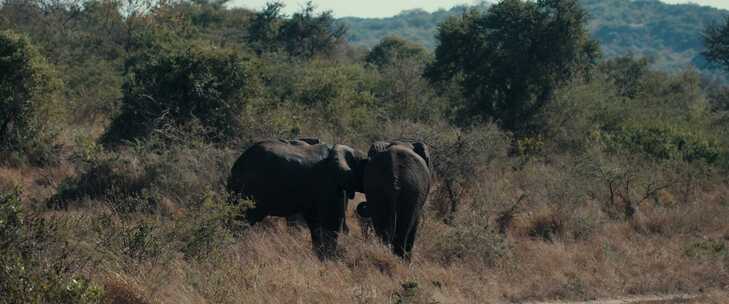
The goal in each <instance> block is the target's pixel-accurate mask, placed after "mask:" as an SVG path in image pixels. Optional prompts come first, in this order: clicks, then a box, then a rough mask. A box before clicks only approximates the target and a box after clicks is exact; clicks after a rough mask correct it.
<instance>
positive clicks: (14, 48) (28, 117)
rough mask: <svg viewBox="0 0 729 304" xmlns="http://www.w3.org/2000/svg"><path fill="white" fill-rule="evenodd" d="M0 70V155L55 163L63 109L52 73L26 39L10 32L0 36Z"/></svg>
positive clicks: (60, 83) (44, 60)
mask: <svg viewBox="0 0 729 304" xmlns="http://www.w3.org/2000/svg"><path fill="white" fill-rule="evenodd" d="M0 70H1V71H3V72H2V75H0V155H3V158H6V157H8V156H9V154H8V153H11V152H15V153H19V155H20V157H21V158H26V159H28V160H32V161H35V162H40V163H43V162H46V161H48V160H49V159H55V157H53V155H52V153H56V152H57V151H53V144H54V143H53V140H54V137H55V135H56V134H55V130H54V129H56V128H58V124H60V123H62V121H61V120H60V118H61V117H60V116H59V113H60V112H61V111H62V106H63V105H62V104H61V96H60V94H61V90H62V86H63V83H62V82H61V81H60V80H59V78H58V77H57V75H56V72H55V70H54V69H53V67H52V66H51V65H49V64H48V63H47V62H46V59H45V58H44V57H43V56H42V55H41V54H40V53H39V52H38V51H37V50H36V48H35V47H33V45H32V43H31V42H30V40H29V39H28V38H27V37H25V36H24V35H22V34H18V33H15V32H12V31H2V32H0Z"/></svg>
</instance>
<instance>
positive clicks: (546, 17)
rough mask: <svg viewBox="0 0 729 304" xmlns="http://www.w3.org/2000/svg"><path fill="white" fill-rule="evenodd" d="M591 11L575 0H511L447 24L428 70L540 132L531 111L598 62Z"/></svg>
mask: <svg viewBox="0 0 729 304" xmlns="http://www.w3.org/2000/svg"><path fill="white" fill-rule="evenodd" d="M586 18H587V17H586V13H585V11H583V10H582V8H581V7H580V6H579V4H578V3H577V2H576V1H573V0H555V1H538V2H536V3H534V2H525V1H519V0H506V1H502V2H500V3H498V4H496V5H494V6H492V7H491V8H490V9H489V10H488V11H487V12H486V13H481V12H479V11H476V10H469V11H468V12H467V13H465V14H464V15H463V16H462V17H460V18H459V17H452V18H450V19H448V20H447V21H446V22H444V23H443V24H441V26H440V28H439V33H438V41H439V43H440V44H439V46H438V48H437V49H436V51H435V61H434V62H433V64H432V65H431V66H430V67H429V70H428V72H427V73H428V77H429V78H430V79H431V80H432V81H434V82H443V81H449V80H451V79H454V80H455V81H457V82H458V83H459V84H460V85H461V86H462V87H463V92H464V97H465V98H466V99H467V101H468V102H469V103H470V105H468V108H467V110H466V113H464V114H465V115H467V116H468V115H473V114H477V115H479V116H481V117H482V118H484V119H487V120H488V119H491V120H495V121H497V122H499V124H500V125H501V126H502V127H504V128H506V129H508V130H512V131H515V132H517V133H530V132H535V131H538V129H537V128H538V126H534V122H533V120H532V119H533V117H534V116H535V115H536V114H537V113H539V111H540V110H541V109H542V108H543V107H544V106H545V105H546V104H548V103H549V102H550V100H551V99H552V95H553V92H554V90H556V89H557V88H558V87H559V86H560V85H562V84H563V83H564V82H565V81H568V80H570V79H572V78H573V77H575V76H578V75H580V74H583V75H584V72H585V70H586V69H589V68H590V66H591V65H593V64H594V63H595V62H596V59H597V57H598V55H599V52H598V46H597V43H596V42H595V41H593V40H591V39H590V38H589V37H588V33H587V31H586V29H585V23H586V20H587V19H586Z"/></svg>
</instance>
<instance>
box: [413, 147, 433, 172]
mask: <svg viewBox="0 0 729 304" xmlns="http://www.w3.org/2000/svg"><path fill="white" fill-rule="evenodd" d="M413 151H415V154H418V155H420V157H422V158H423V160H425V164H426V165H427V166H428V168H429V169H430V149H428V146H427V145H426V144H424V143H421V142H416V143H413Z"/></svg>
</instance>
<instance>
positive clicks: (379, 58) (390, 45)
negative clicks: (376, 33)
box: [365, 36, 428, 67]
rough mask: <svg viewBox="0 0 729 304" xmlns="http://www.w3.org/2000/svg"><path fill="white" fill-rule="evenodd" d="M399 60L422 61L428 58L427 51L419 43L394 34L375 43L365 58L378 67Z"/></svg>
mask: <svg viewBox="0 0 729 304" xmlns="http://www.w3.org/2000/svg"><path fill="white" fill-rule="evenodd" d="M401 60H412V61H414V62H418V61H420V62H424V61H426V60H428V53H427V51H426V50H425V49H424V48H423V47H422V46H420V45H417V44H414V43H411V42H409V41H407V40H405V39H402V38H399V37H396V36H390V37H385V38H384V39H382V41H380V43H378V44H377V45H375V47H373V48H372V50H370V52H369V53H368V54H367V57H366V58H365V61H367V63H369V64H372V65H375V66H378V67H383V66H387V65H391V64H393V63H394V62H397V61H401Z"/></svg>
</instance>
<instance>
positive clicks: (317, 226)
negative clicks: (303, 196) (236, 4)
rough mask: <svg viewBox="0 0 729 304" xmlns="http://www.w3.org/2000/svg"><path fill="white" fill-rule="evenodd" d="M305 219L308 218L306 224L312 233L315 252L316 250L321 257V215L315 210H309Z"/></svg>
mask: <svg viewBox="0 0 729 304" xmlns="http://www.w3.org/2000/svg"><path fill="white" fill-rule="evenodd" d="M304 219H306V225H307V226H309V232H310V233H311V245H312V249H314V252H316V253H317V254H318V255H319V257H320V258H321V257H322V256H321V252H322V228H321V222H320V221H319V217H318V216H317V214H316V213H315V212H312V211H307V212H306V213H304Z"/></svg>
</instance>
